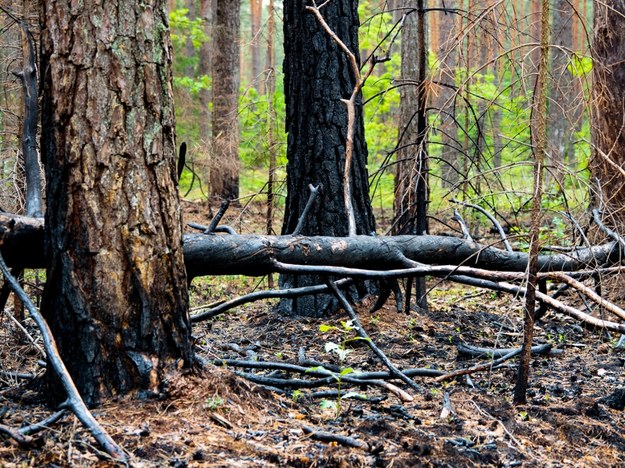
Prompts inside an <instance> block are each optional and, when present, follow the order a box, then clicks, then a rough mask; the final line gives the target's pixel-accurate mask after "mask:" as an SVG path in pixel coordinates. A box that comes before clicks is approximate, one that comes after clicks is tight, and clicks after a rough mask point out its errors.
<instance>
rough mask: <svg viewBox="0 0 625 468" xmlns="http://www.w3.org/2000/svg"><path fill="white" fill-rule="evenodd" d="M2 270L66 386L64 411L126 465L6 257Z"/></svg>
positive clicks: (0, 257) (53, 366)
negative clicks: (38, 332) (82, 395)
mask: <svg viewBox="0 0 625 468" xmlns="http://www.w3.org/2000/svg"><path fill="white" fill-rule="evenodd" d="M0 270H2V273H3V274H4V277H5V279H6V281H8V282H9V283H10V284H11V288H12V289H13V291H14V292H15V293H16V294H17V296H18V297H19V298H20V300H21V301H22V302H23V303H24V305H25V306H26V308H27V309H28V312H29V313H30V316H31V317H32V318H33V320H34V321H35V323H36V324H37V326H38V327H39V331H40V332H41V337H42V339H43V345H44V349H45V351H46V356H47V358H48V362H49V363H50V366H51V368H52V370H53V371H54V373H55V374H56V375H57V376H58V378H59V381H60V382H61V384H62V385H63V389H64V390H65V392H66V394H67V400H66V401H65V402H64V403H63V404H62V405H61V407H62V408H67V409H69V410H71V411H72V412H73V413H74V414H75V415H76V417H77V418H78V419H79V420H80V422H81V423H82V424H83V425H84V426H85V427H86V428H87V429H88V430H89V432H91V435H92V436H93V437H94V438H95V439H96V440H97V441H98V443H99V444H100V445H101V446H102V448H103V449H104V451H105V452H106V453H108V454H109V455H110V456H111V457H113V458H114V459H115V460H118V461H126V455H125V454H124V452H123V450H122V449H121V448H120V447H119V446H118V445H117V444H116V443H115V441H114V440H113V439H112V438H111V436H110V435H109V434H108V433H107V432H106V431H105V430H104V429H103V428H102V426H101V425H100V423H98V421H97V420H96V419H95V418H94V417H93V415H92V414H91V412H90V411H89V409H88V408H87V406H86V405H85V402H84V401H83V399H82V397H81V396H80V393H78V389H77V388H76V385H75V384H74V381H73V380H72V378H71V376H70V375H69V372H68V371H67V368H66V367H65V364H64V363H63V361H62V360H61V357H60V356H59V353H58V350H57V347H56V342H55V341H54V336H52V332H51V331H50V328H49V327H48V324H47V323H46V321H45V319H44V318H43V316H42V315H41V314H40V313H39V311H38V310H37V308H36V307H35V304H33V302H32V301H31V300H30V297H28V295H27V294H26V292H25V291H24V290H23V289H22V287H21V286H20V284H19V283H18V282H17V280H16V279H15V277H14V276H13V275H11V272H10V271H9V267H8V266H7V264H6V263H5V261H4V258H3V257H2V254H0Z"/></svg>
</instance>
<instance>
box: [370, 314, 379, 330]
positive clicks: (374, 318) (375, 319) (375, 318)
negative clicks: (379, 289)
mask: <svg viewBox="0 0 625 468" xmlns="http://www.w3.org/2000/svg"><path fill="white" fill-rule="evenodd" d="M379 322H380V316H379V315H378V314H375V315H373V316H371V320H370V323H371V326H372V327H376V326H377V325H378V323H379Z"/></svg>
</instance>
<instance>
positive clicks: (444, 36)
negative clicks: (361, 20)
mask: <svg viewBox="0 0 625 468" xmlns="http://www.w3.org/2000/svg"><path fill="white" fill-rule="evenodd" d="M445 6H447V7H448V8H450V9H452V8H457V7H459V6H460V5H459V2H458V0H449V1H445ZM433 14H435V15H438V16H441V18H440V19H439V25H440V31H439V38H440V43H441V45H440V48H439V49H438V55H439V58H440V64H441V65H440V70H441V72H440V80H441V81H442V82H443V83H446V84H448V85H450V86H441V87H440V91H439V98H438V102H439V104H438V108H439V110H440V127H439V128H440V132H441V134H442V135H441V139H442V149H441V162H440V164H441V177H442V183H443V186H444V187H446V188H448V189H450V188H453V187H457V184H458V182H459V181H460V173H461V169H462V166H463V162H462V158H463V156H462V154H461V152H460V151H458V148H459V147H460V143H459V142H458V124H457V121H456V118H457V114H456V98H455V96H456V91H455V89H454V86H455V85H456V63H457V60H456V58H457V55H458V50H457V48H458V47H459V46H458V45H457V42H456V41H455V40H454V37H455V34H456V33H457V29H458V28H457V27H456V26H457V25H458V24H460V23H461V21H462V19H461V17H460V16H459V15H455V14H451V13H448V14H446V15H445V14H443V13H433Z"/></svg>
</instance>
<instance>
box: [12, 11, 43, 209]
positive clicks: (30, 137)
mask: <svg viewBox="0 0 625 468" xmlns="http://www.w3.org/2000/svg"><path fill="white" fill-rule="evenodd" d="M20 26H21V28H22V34H23V47H22V48H23V51H24V53H23V56H24V58H23V65H22V70H20V71H19V72H14V75H15V76H17V77H18V78H19V79H20V81H21V82H22V90H23V92H24V123H23V128H22V156H23V158H24V174H25V178H26V208H25V210H24V214H26V216H43V203H42V200H41V166H40V165H39V154H38V152H37V123H38V122H39V103H38V92H37V65H36V60H37V57H36V53H35V45H34V42H33V37H32V35H31V33H30V31H29V30H28V28H27V27H26V25H25V24H23V23H21V22H20Z"/></svg>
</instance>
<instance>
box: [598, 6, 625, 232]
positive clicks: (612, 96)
mask: <svg viewBox="0 0 625 468" xmlns="http://www.w3.org/2000/svg"><path fill="white" fill-rule="evenodd" d="M591 51H592V59H593V68H592V72H593V75H592V77H593V80H592V81H593V89H592V103H593V109H592V125H591V132H592V140H593V145H594V146H593V159H592V164H591V168H592V172H593V174H594V176H595V177H597V179H598V180H599V184H600V185H601V188H602V192H603V195H604V197H605V198H604V200H603V201H604V202H605V208H606V209H607V210H608V211H609V212H610V214H611V215H612V216H613V225H615V226H617V227H620V228H622V227H623V226H624V225H625V203H624V202H625V183H624V182H625V170H624V169H623V164H624V162H625V62H623V56H624V54H625V1H623V0H617V1H614V2H610V3H609V4H605V3H601V2H595V12H594V41H593V45H592V49H591Z"/></svg>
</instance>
